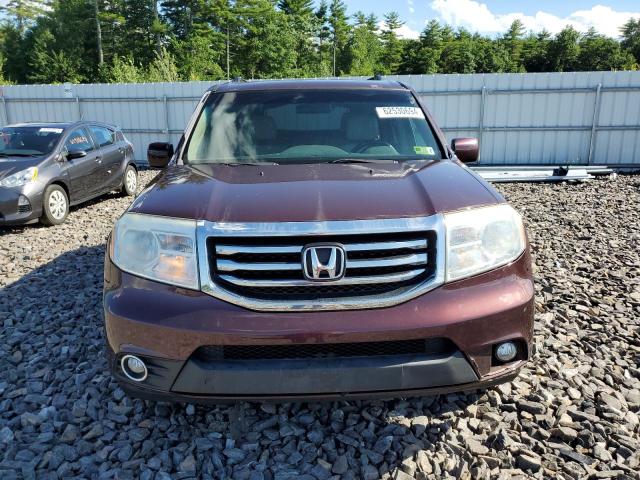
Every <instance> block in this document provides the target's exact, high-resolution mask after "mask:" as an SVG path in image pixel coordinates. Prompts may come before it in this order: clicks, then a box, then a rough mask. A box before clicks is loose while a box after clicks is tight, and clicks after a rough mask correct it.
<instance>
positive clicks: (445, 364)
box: [104, 253, 534, 402]
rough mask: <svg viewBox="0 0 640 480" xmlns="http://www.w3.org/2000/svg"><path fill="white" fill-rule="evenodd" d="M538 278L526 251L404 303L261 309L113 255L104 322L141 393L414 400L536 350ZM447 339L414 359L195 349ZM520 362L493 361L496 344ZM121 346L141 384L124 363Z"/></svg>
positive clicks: (498, 377)
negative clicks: (135, 268) (133, 268)
mask: <svg viewBox="0 0 640 480" xmlns="http://www.w3.org/2000/svg"><path fill="white" fill-rule="evenodd" d="M533 295H534V289H533V281H532V277H531V270H530V258H529V255H528V253H525V254H524V255H523V256H521V257H520V258H519V259H518V260H516V261H515V262H513V263H512V264H510V265H507V266H505V267H502V268H500V269H497V270H495V271H492V272H488V273H485V274H482V275H478V276H476V277H473V278H470V279H466V280H461V281H458V282H454V283H451V284H447V285H444V286H441V287H439V288H436V289H434V290H432V291H431V292H429V293H427V294H425V295H422V296H421V297H418V298H415V299H413V300H411V301H408V302H406V303H404V304H401V305H397V306H394V307H390V308H384V309H371V310H350V311H339V312H330V311H329V312H289V313H274V312H254V311H250V310H246V309H244V308H241V307H238V306H235V305H231V304H228V303H226V302H223V301H221V300H218V299H216V298H213V297H211V296H209V295H206V294H204V293H201V292H196V291H192V290H186V289H183V288H178V287H172V286H168V285H164V284H160V283H157V282H153V281H149V280H146V279H142V278H139V277H135V276H133V275H129V274H127V273H124V272H122V271H120V270H119V269H117V267H115V266H114V265H113V263H112V262H111V260H110V259H109V255H108V254H107V255H106V258H105V292H104V314H105V329H106V338H107V343H108V352H109V357H110V366H111V368H112V371H113V374H114V376H115V378H116V379H117V380H118V382H119V383H120V384H121V385H122V387H123V389H124V390H125V391H127V392H129V393H130V394H132V395H134V396H139V397H144V398H151V399H162V400H173V401H196V402H206V401H215V402H218V401H225V400H233V399H313V398H318V399H327V398H343V397H349V398H350V397H355V398H359V397H366V398H371V397H390V396H400V395H401V396H414V395H426V394H435V393H444V392H450V391H463V390H473V389H477V388H484V387H487V386H490V385H493V384H496V383H500V382H503V381H508V380H510V379H511V378H513V377H515V375H517V372H518V370H519V369H520V367H521V366H522V365H523V364H524V362H525V361H526V359H528V358H529V356H530V349H531V340H532V330H533ZM432 338H444V339H447V340H448V341H450V342H451V343H452V345H454V346H455V348H454V349H453V350H451V351H447V352H441V353H435V354H428V355H411V356H381V357H366V358H363V357H358V358H329V359H327V358H325V359H322V360H319V359H295V360H251V361H250V360H233V361H227V360H220V361H203V360H202V359H200V358H199V357H197V356H196V354H195V352H196V351H197V350H198V348H199V347H203V346H211V345H234V346H239V345H253V346H255V345H292V344H325V343H348V342H349V343H350V342H382V341H385V342H389V341H391V342H393V341H403V340H408V339H432ZM505 340H516V341H517V342H519V345H521V346H522V352H521V354H520V355H519V357H518V358H517V360H515V361H513V362H511V363H508V364H505V365H497V364H496V363H495V361H492V358H493V348H494V345H495V344H496V343H499V342H502V341H505ZM125 353H131V354H135V355H138V356H139V357H140V358H142V359H143V360H144V361H145V362H146V363H147V366H148V369H149V375H148V378H147V379H146V380H145V381H144V382H140V383H137V382H133V381H130V380H128V379H127V378H126V377H125V376H124V375H123V374H122V373H121V371H120V368H119V359H120V357H121V356H122V355H123V354H125Z"/></svg>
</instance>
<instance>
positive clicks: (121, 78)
mask: <svg viewBox="0 0 640 480" xmlns="http://www.w3.org/2000/svg"><path fill="white" fill-rule="evenodd" d="M104 77H105V80H106V81H107V82H112V83H140V82H144V81H146V74H145V72H144V71H143V70H142V69H141V68H140V67H137V66H136V65H135V63H134V62H133V58H131V57H118V56H116V57H114V58H113V63H112V64H111V66H110V67H108V69H107V71H106V73H105V75H104Z"/></svg>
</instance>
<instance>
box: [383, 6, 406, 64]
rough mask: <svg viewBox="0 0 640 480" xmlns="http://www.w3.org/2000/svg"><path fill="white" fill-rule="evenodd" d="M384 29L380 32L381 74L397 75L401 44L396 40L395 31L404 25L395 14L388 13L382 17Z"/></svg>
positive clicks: (401, 49)
mask: <svg viewBox="0 0 640 480" xmlns="http://www.w3.org/2000/svg"><path fill="white" fill-rule="evenodd" d="M384 25H385V28H384V30H382V34H381V38H382V43H383V62H382V68H383V73H388V74H389V73H390V74H393V73H398V70H399V68H400V63H401V62H402V53H403V44H402V41H401V40H400V39H399V38H398V34H397V33H396V31H397V30H398V29H399V28H400V27H402V25H404V22H402V21H400V16H399V15H398V13H397V12H390V13H388V14H387V15H385V16H384Z"/></svg>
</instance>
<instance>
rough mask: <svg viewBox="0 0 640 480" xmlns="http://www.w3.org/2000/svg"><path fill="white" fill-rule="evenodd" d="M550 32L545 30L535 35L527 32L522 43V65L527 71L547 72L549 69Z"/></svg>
mask: <svg viewBox="0 0 640 480" xmlns="http://www.w3.org/2000/svg"><path fill="white" fill-rule="evenodd" d="M550 44H551V34H550V33H549V32H547V31H546V30H542V32H540V33H538V34H537V35H535V34H533V33H531V34H529V35H528V36H527V37H526V38H525V39H524V42H523V45H522V65H523V66H524V69H525V71H527V72H548V71H550V69H551V63H550V61H549V45H550Z"/></svg>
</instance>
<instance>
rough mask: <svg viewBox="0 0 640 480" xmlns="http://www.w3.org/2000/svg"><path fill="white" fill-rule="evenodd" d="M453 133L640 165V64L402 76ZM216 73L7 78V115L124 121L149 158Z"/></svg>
mask: <svg viewBox="0 0 640 480" xmlns="http://www.w3.org/2000/svg"><path fill="white" fill-rule="evenodd" d="M387 78H389V79H394V80H399V81H402V82H405V83H407V84H408V85H411V86H412V87H413V88H415V89H416V90H417V91H418V93H419V94H420V95H421V96H423V97H424V98H425V100H426V103H427V105H428V106H429V108H430V110H431V111H432V112H433V113H434V114H435V116H436V118H437V120H438V122H439V124H440V126H441V127H442V128H443V129H444V131H445V132H446V134H447V136H448V137H449V138H454V137H456V136H477V137H479V138H480V144H481V157H480V158H481V163H482V164H485V165H504V164H511V165H542V164H563V165H564V164H580V165H589V164H591V165H611V166H616V165H620V166H621V165H640V72H575V73H529V74H475V75H400V76H390V77H387ZM212 83H215V82H185V83H153V84H96V85H15V86H5V87H2V96H1V97H0V100H1V104H0V109H1V111H0V120H1V121H2V122H3V123H4V124H7V123H16V122H22V121H38V120H39V121H70V120H77V119H80V118H83V119H86V120H98V121H104V122H109V123H114V124H117V125H119V126H120V127H122V128H123V130H124V131H125V133H126V134H127V136H128V137H129V138H130V139H131V140H132V142H133V143H134V145H135V148H136V159H138V160H140V161H144V160H145V158H146V153H145V152H146V146H147V144H148V143H150V142H152V141H163V140H169V141H172V142H174V143H176V142H177V140H178V138H179V137H180V134H181V133H182V130H183V128H184V126H185V124H186V122H187V120H188V118H189V116H190V115H191V112H192V111H193V108H194V106H195V104H196V102H197V101H198V99H199V98H200V96H201V95H202V93H203V92H204V91H205V90H206V89H207V88H208V87H209V86H211V85H212Z"/></svg>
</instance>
